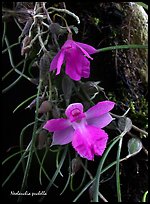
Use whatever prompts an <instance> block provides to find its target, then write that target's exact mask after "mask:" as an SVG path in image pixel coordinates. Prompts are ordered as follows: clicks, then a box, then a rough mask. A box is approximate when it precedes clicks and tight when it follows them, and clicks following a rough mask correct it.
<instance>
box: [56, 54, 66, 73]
mask: <svg viewBox="0 0 150 204" xmlns="http://www.w3.org/2000/svg"><path fill="white" fill-rule="evenodd" d="M64 56H65V52H64V51H62V52H61V53H60V55H59V58H58V61H57V72H56V75H58V74H60V70H61V66H62V64H63V62H64Z"/></svg>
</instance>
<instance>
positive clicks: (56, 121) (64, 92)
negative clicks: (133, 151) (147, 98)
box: [2, 2, 147, 202]
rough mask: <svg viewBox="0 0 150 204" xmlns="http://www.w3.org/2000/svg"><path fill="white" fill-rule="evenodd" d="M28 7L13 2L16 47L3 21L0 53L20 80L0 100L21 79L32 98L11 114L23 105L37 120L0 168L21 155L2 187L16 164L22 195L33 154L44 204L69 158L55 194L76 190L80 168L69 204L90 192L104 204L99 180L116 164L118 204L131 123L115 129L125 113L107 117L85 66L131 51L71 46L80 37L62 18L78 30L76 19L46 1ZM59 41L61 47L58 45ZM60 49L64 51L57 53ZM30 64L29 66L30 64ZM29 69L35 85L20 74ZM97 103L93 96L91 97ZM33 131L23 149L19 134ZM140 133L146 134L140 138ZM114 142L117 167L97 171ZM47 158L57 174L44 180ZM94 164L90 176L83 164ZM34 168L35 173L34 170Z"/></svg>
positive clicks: (109, 104) (108, 104)
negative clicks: (16, 53)
mask: <svg viewBox="0 0 150 204" xmlns="http://www.w3.org/2000/svg"><path fill="white" fill-rule="evenodd" d="M30 3H31V4H29V5H28V4H27V2H22V4H21V2H17V4H16V7H15V11H16V12H18V13H17V14H16V16H17V17H16V18H15V17H14V16H13V18H14V22H15V23H16V25H17V26H18V27H19V29H20V27H21V26H22V25H24V27H23V28H21V35H20V36H19V37H18V43H16V44H14V45H9V41H8V39H7V36H5V25H6V22H5V21H4V34H3V38H2V44H4V43H5V44H6V49H5V50H3V53H5V52H8V55H9V59H10V63H11V66H12V71H15V72H16V73H17V74H19V78H18V79H17V80H16V81H15V83H12V84H11V85H10V86H8V87H6V88H5V89H4V90H3V93H6V92H7V91H9V90H10V89H11V88H12V87H13V86H14V85H15V84H16V83H17V82H18V81H19V80H20V79H21V78H22V77H24V78H25V79H26V80H28V81H30V82H31V83H32V84H34V85H36V86H37V93H36V94H35V95H33V96H31V97H29V98H28V99H26V100H25V101H23V102H22V103H21V104H19V105H18V106H17V107H16V109H15V110H14V113H15V112H16V111H17V110H18V109H19V108H21V107H22V106H23V105H26V108H25V109H29V110H30V111H32V110H33V109H34V108H35V118H34V122H32V123H30V124H28V125H27V126H26V127H24V128H23V130H22V131H21V133H20V147H19V150H18V152H17V153H15V154H14V155H11V156H9V157H8V158H6V159H5V160H4V162H3V164H5V163H7V161H9V160H10V159H11V158H12V157H14V156H16V155H19V156H20V158H19V160H18V161H17V164H16V165H15V166H14V168H13V170H12V172H11V173H10V174H9V176H8V177H7V178H6V179H5V181H4V182H3V186H5V185H6V184H7V182H9V180H10V179H11V177H12V176H13V174H14V173H15V172H16V170H17V168H18V166H20V165H21V164H22V167H23V178H22V184H21V187H20V192H21V193H24V192H25V191H26V189H27V183H30V181H29V179H28V177H29V173H30V169H31V166H32V165H31V164H32V161H33V159H34V157H33V155H35V157H36V159H37V161H38V163H39V166H40V168H39V182H40V185H41V186H42V185H43V184H42V173H43V174H44V175H45V176H46V178H47V179H48V182H49V184H48V185H47V187H45V186H44V188H45V191H44V192H45V193H44V195H43V196H42V197H41V198H40V199H39V200H40V201H43V200H44V198H45V196H46V195H47V194H48V193H49V191H50V188H51V186H52V185H53V186H55V187H57V188H58V186H57V185H56V184H55V179H56V178H57V176H58V175H61V176H62V177H63V175H62V172H61V168H63V164H64V161H65V160H66V158H68V160H69V163H68V168H67V171H66V172H68V179H66V178H65V177H63V179H64V181H65V179H66V180H67V181H66V184H65V186H64V188H63V190H62V192H61V193H60V194H61V195H62V194H63V193H64V192H65V190H66V189H67V188H69V184H70V188H71V190H72V191H74V189H73V178H74V176H76V172H77V171H80V170H81V169H82V170H84V176H83V182H81V185H79V188H77V189H80V190H81V191H80V192H79V194H78V195H77V196H76V198H75V199H74V200H73V201H74V202H76V201H77V200H78V199H79V198H80V196H81V195H82V194H83V192H85V191H86V190H87V189H89V193H90V192H92V196H91V193H90V196H91V201H95V202H98V201H99V195H100V198H101V199H102V200H103V201H104V202H107V199H106V198H104V196H103V195H102V194H101V193H100V190H99V185H100V176H101V175H102V174H103V173H104V172H106V171H107V170H108V169H110V168H111V167H112V166H114V165H116V172H117V173H116V175H117V176H116V178H117V198H118V201H119V202H121V196H120V194H119V192H120V182H119V178H120V174H119V163H120V161H121V160H120V151H121V146H122V140H123V137H124V135H126V133H127V132H129V131H130V129H131V128H132V127H133V125H132V121H130V120H128V121H126V120H125V122H124V123H123V125H122V126H121V128H120V127H118V126H117V123H116V119H117V120H122V119H126V114H127V112H128V111H129V110H127V111H126V112H125V114H124V115H123V116H119V115H117V114H114V113H111V112H110V111H115V105H116V106H117V102H116V101H113V100H112V98H109V97H108V96H107V94H106V93H105V91H104V89H103V88H102V87H100V86H99V82H92V81H88V80H89V77H90V69H96V67H95V68H93V67H90V60H94V54H95V53H99V52H100V51H101V52H102V51H107V50H112V49H124V48H125V49H126V48H128V47H130V45H125V46H121V45H120V47H119V46H118V47H117V46H114V47H108V48H102V49H99V50H98V49H96V48H94V47H93V46H92V45H88V44H85V43H84V42H82V40H81V42H76V41H75V40H73V36H74V35H75V34H77V33H78V31H77V27H76V26H69V25H68V22H67V20H66V19H67V17H64V16H65V15H70V16H71V17H72V18H74V19H75V20H76V22H77V23H78V24H79V23H80V18H79V17H78V16H77V15H76V14H75V13H73V12H71V11H69V10H67V9H66V6H65V5H64V4H63V5H64V6H63V8H55V7H48V6H47V2H35V3H34V4H32V2H30ZM24 4H25V5H24ZM3 12H4V17H6V18H7V17H8V16H9V15H11V12H10V10H8V11H7V10H5V9H4V11H3ZM7 12H8V13H7ZM21 13H22V15H21ZM56 16H57V17H59V18H60V19H61V20H62V22H63V23H62V25H61V24H60V22H59V21H58V22H57V20H56ZM62 36H63V38H62ZM64 36H65V40H64V41H63V42H62V39H64ZM79 41H80V40H79ZM20 44H21V45H22V46H21V50H20V55H22V57H24V60H23V61H21V62H20V63H19V64H18V65H14V62H13V57H12V53H11V48H12V47H13V46H18V45H19V46H20ZM37 44H38V45H39V47H38V46H37V47H38V48H37V47H36V45H37ZM60 44H61V45H62V46H61V48H60ZM137 47H138V48H145V47H144V46H143V47H142V45H133V46H132V48H137ZM91 55H92V56H91ZM31 59H32V61H31V62H30V60H31ZM27 62H30V66H29V68H28V70H29V72H31V69H32V72H33V70H35V67H36V68H37V67H38V71H39V75H38V78H37V77H35V76H33V75H34V74H31V73H29V75H26V74H25V72H24V70H25V68H26V66H27ZM22 64H23V69H22V71H20V70H19V69H18V67H20V66H22ZM63 69H64V71H63ZM10 73H11V71H9V73H7V74H6V75H5V76H4V77H3V79H6V78H7V76H8V75H9V74H10ZM58 75H59V76H58ZM83 79H84V80H83ZM60 81H61V83H60ZM57 82H58V83H57ZM60 84H61V85H62V86H61V85H60ZM89 87H90V89H92V93H91V92H90V91H89ZM29 92H30V90H29ZM95 96H97V97H96V98H95ZM31 100H32V101H31ZM29 101H30V103H29ZM113 122H114V123H113ZM112 123H113V124H112ZM111 124H112V127H113V128H112V129H115V131H116V132H117V134H118V135H117V136H116V137H113V139H111V138H112V137H109V136H108V135H109V133H108V132H107V131H108V129H109V128H108V129H107V126H108V125H111ZM32 126H33V131H32V135H31V137H30V139H31V140H30V141H29V144H28V145H25V144H24V142H23V140H24V139H23V138H24V135H25V130H26V129H28V128H29V127H32ZM110 130H111V128H110ZM109 132H110V131H109ZM118 132H119V133H118ZM110 134H111V133H110ZM144 134H147V133H146V132H144ZM117 142H119V145H118V153H117V158H116V160H115V161H114V162H112V163H111V164H109V165H108V166H106V167H105V168H103V164H104V162H105V160H106V159H107V156H108V154H109V152H110V150H111V149H112V148H113V146H114V145H115V144H116V143H117ZM40 150H45V152H44V154H43V157H42V159H40V157H39V152H40ZM62 151H63V152H62ZM70 152H71V153H70ZM47 155H48V157H52V158H56V167H57V168H56V167H54V166H51V168H53V169H55V168H56V171H55V173H54V175H53V176H52V178H50V177H51V175H49V173H48V172H47V171H46V166H44V161H45V160H46V157H47ZM66 156H68V157H66ZM59 158H60V159H59ZM95 158H96V159H95ZM124 159H125V158H123V160H124ZM95 160H97V161H98V163H99V164H97V163H95V165H97V171H96V175H95V176H93V175H92V173H91V172H90V171H91V170H90V169H88V167H87V164H88V163H92V164H93V163H94V162H95ZM49 165H51V164H49ZM64 166H65V165H64ZM34 168H36V171H37V167H34ZM64 168H66V167H64ZM68 169H69V171H68ZM86 175H88V176H89V182H88V183H87V184H85V183H84V182H85V176H86ZM27 181H28V182H27ZM42 187H43V186H42ZM90 189H92V191H90ZM23 199H24V198H23V197H22V196H21V194H20V195H19V197H18V201H22V200H23Z"/></svg>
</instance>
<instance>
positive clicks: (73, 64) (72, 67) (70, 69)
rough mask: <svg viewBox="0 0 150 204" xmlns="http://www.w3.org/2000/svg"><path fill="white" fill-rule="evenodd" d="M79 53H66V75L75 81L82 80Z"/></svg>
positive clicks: (73, 51)
mask: <svg viewBox="0 0 150 204" xmlns="http://www.w3.org/2000/svg"><path fill="white" fill-rule="evenodd" d="M78 65H80V64H79V63H78V52H77V51H76V50H73V49H72V51H71V53H68V52H66V74H67V75H69V77H70V78H71V79H73V80H75V81H79V80H80V79H81V70H80V72H79V71H78Z"/></svg>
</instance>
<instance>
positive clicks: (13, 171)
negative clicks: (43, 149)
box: [2, 142, 31, 187]
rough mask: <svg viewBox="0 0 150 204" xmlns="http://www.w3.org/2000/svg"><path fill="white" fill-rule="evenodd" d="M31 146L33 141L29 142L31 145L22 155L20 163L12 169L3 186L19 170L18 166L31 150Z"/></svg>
mask: <svg viewBox="0 0 150 204" xmlns="http://www.w3.org/2000/svg"><path fill="white" fill-rule="evenodd" d="M30 146H31V142H30V143H29V145H28V146H27V148H26V150H25V152H24V153H23V155H22V156H21V158H20V160H19V161H18V163H17V164H16V166H15V167H14V168H13V170H12V171H11V173H10V174H9V176H8V177H7V178H6V179H5V181H4V182H3V183H2V187H3V186H4V185H5V184H6V183H7V182H8V181H9V179H10V178H11V176H12V175H13V174H14V173H15V171H16V170H17V168H18V166H19V165H20V163H21V162H22V159H24V157H25V155H26V153H27V152H28V151H29V148H30Z"/></svg>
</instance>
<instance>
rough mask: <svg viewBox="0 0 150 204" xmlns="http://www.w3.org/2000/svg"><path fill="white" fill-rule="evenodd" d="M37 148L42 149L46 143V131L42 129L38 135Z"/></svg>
mask: <svg viewBox="0 0 150 204" xmlns="http://www.w3.org/2000/svg"><path fill="white" fill-rule="evenodd" d="M37 139H38V146H37V148H38V149H43V148H44V147H45V146H46V144H47V131H46V130H44V129H42V130H41V131H40V132H39V135H38V138H37Z"/></svg>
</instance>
